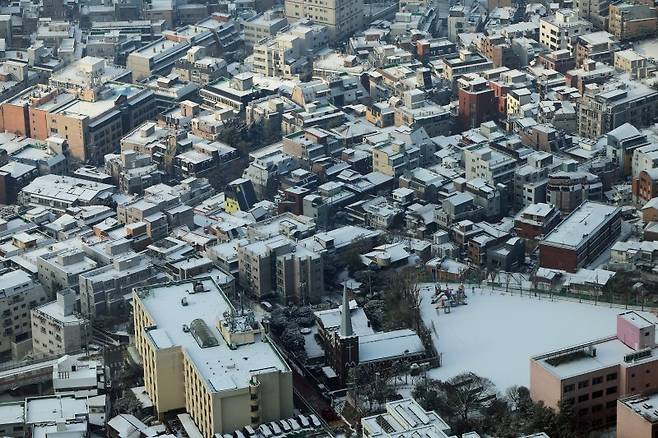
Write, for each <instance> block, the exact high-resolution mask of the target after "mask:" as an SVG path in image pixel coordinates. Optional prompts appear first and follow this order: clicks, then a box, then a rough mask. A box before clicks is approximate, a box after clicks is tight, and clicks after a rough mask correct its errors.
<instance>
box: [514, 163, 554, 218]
mask: <svg viewBox="0 0 658 438" xmlns="http://www.w3.org/2000/svg"><path fill="white" fill-rule="evenodd" d="M560 162H561V161H560V160H558V159H556V158H555V157H554V156H553V154H551V153H548V152H544V151H537V152H533V153H532V154H530V155H528V156H527V157H526V164H524V165H521V166H518V167H517V168H516V169H514V196H513V203H514V206H515V207H516V208H521V207H523V206H528V205H530V204H536V203H542V202H545V201H546V188H547V185H548V175H549V174H550V173H551V172H553V170H554V169H555V168H557V167H558V166H559V165H560Z"/></svg>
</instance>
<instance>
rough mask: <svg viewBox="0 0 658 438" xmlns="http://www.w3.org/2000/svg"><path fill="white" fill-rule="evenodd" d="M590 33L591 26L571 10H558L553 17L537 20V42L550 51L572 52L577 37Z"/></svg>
mask: <svg viewBox="0 0 658 438" xmlns="http://www.w3.org/2000/svg"><path fill="white" fill-rule="evenodd" d="M591 31H592V24H591V23H590V22H589V21H587V20H584V19H582V18H580V17H579V16H578V14H577V12H576V11H574V10H573V9H560V10H559V11H556V12H555V16H553V17H550V18H542V19H541V20H539V42H540V43H541V44H542V45H544V46H545V47H547V48H548V49H549V50H551V51H555V50H561V49H569V50H571V51H572V52H573V50H574V47H575V42H576V40H577V39H578V37H579V36H580V35H586V34H588V33H590V32H591Z"/></svg>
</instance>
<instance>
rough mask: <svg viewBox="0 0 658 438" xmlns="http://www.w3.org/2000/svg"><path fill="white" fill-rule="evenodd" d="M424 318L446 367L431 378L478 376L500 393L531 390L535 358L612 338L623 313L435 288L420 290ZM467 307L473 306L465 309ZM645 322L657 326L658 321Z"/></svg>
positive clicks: (607, 308)
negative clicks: (518, 387)
mask: <svg viewBox="0 0 658 438" xmlns="http://www.w3.org/2000/svg"><path fill="white" fill-rule="evenodd" d="M421 296H422V301H421V316H422V318H423V321H424V322H425V325H426V326H427V327H428V328H429V329H430V331H431V332H432V340H433V341H434V344H435V346H436V348H437V351H438V352H439V354H440V355H441V357H442V366H441V367H440V368H435V369H432V370H430V371H429V373H428V375H429V377H432V378H435V379H441V380H445V379H449V378H450V377H453V376H455V375H457V374H459V373H460V372H463V371H473V372H475V373H476V374H479V375H481V376H483V377H488V378H489V379H491V380H492V381H493V382H494V383H495V384H496V386H497V387H498V388H499V389H500V390H505V389H506V388H508V387H510V386H512V385H524V386H527V385H528V384H529V374H530V373H529V359H530V357H531V356H534V355H537V354H540V353H544V352H547V351H551V350H554V349H558V348H562V347H567V346H570V345H575V344H578V343H581V342H584V341H589V340H594V339H598V338H602V337H606V336H610V335H613V334H614V333H615V330H616V316H617V315H618V314H619V313H621V312H624V311H625V309H624V308H617V307H610V306H609V304H608V303H605V304H601V303H600V304H599V305H594V304H586V303H579V302H577V301H567V300H558V299H554V300H551V299H550V298H549V297H548V296H534V295H531V294H525V295H519V294H518V292H517V293H516V294H510V293H505V292H501V291H500V290H496V291H493V290H491V289H489V288H483V289H480V288H478V287H472V286H466V287H463V286H461V287H460V285H459V284H454V283H453V284H448V285H446V284H445V283H442V284H440V285H438V284H435V283H431V284H423V285H422V287H421ZM466 304H468V305H466ZM643 315H644V316H646V317H647V318H649V319H650V320H652V321H656V322H658V320H657V319H656V317H654V316H653V315H651V314H649V313H646V312H644V313H643Z"/></svg>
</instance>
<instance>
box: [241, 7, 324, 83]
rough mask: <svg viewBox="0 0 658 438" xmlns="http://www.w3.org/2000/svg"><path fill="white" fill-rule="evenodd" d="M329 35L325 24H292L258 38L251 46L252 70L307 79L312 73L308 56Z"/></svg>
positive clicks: (276, 75) (290, 77)
mask: <svg viewBox="0 0 658 438" xmlns="http://www.w3.org/2000/svg"><path fill="white" fill-rule="evenodd" d="M295 4H300V3H295ZM317 7H318V8H320V7H321V6H317ZM329 38H330V35H329V32H328V30H327V28H326V27H325V26H321V25H318V24H311V23H309V22H303V23H295V24H294V25H293V26H291V27H290V28H289V29H288V30H286V31H284V32H281V33H279V34H278V35H276V36H275V37H274V38H271V39H265V40H262V41H260V42H259V43H257V44H256V45H255V46H254V54H253V69H254V72H255V73H260V74H262V75H264V76H274V77H283V78H287V79H293V78H310V76H311V74H312V72H313V56H312V55H313V53H315V52H316V51H318V50H319V49H321V48H324V47H326V46H327V44H328V43H329Z"/></svg>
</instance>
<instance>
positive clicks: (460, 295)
mask: <svg viewBox="0 0 658 438" xmlns="http://www.w3.org/2000/svg"><path fill="white" fill-rule="evenodd" d="M432 304H435V307H436V310H437V311H440V310H441V309H443V311H444V313H450V309H451V308H452V307H456V306H461V305H467V304H468V303H467V302H466V288H465V287H464V285H463V284H460V285H459V286H458V287H457V289H456V290H455V289H452V288H451V287H450V286H448V285H447V284H446V287H445V289H441V285H439V284H437V285H436V286H434V296H433V297H432Z"/></svg>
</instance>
